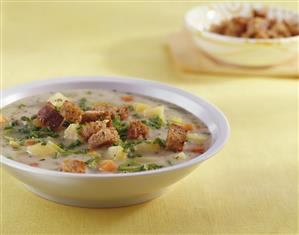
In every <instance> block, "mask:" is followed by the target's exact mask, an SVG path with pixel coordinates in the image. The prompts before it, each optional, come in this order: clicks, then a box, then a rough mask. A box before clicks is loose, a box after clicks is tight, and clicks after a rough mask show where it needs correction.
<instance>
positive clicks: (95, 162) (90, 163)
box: [85, 156, 100, 169]
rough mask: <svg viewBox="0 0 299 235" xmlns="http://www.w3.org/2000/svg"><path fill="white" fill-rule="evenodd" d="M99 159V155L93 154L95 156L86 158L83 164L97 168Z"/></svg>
mask: <svg viewBox="0 0 299 235" xmlns="http://www.w3.org/2000/svg"><path fill="white" fill-rule="evenodd" d="M99 161H100V157H99V156H95V157H92V158H90V159H88V160H87V161H85V164H86V165H87V166H88V167H90V168H93V169H95V168H97V166H98V163H99Z"/></svg>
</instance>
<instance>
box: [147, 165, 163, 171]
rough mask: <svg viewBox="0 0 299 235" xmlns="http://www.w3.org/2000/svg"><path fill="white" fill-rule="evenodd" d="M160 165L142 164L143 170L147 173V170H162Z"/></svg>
mask: <svg viewBox="0 0 299 235" xmlns="http://www.w3.org/2000/svg"><path fill="white" fill-rule="evenodd" d="M162 167H163V166H162V165H158V164H156V163H148V164H144V170H146V171H149V170H156V169H160V168H162Z"/></svg>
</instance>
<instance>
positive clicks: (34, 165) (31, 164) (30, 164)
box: [29, 162, 38, 167]
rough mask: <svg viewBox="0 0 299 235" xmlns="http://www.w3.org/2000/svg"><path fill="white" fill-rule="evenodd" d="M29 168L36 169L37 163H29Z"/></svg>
mask: <svg viewBox="0 0 299 235" xmlns="http://www.w3.org/2000/svg"><path fill="white" fill-rule="evenodd" d="M29 166H33V167H38V163H37V162H32V163H29Z"/></svg>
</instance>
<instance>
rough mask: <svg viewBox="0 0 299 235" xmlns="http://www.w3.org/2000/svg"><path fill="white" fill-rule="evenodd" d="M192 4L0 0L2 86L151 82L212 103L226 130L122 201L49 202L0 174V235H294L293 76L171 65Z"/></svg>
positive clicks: (295, 123) (295, 121)
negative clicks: (179, 174) (160, 183)
mask: <svg viewBox="0 0 299 235" xmlns="http://www.w3.org/2000/svg"><path fill="white" fill-rule="evenodd" d="M194 5H196V4H195V3H194V2H193V3H192V2H191V3H186V2H185V3H184V2H176V3H174V2H173V3H169V2H168V3H167V2H164V3H162V2H160V3H158V2H155V3H150V2H139V3H136V2H123V3H121V2H115V3H108V2H106V3H105V2H90V3H78V2H77V3H75V2H66V1H65V2H56V3H55V2H54V3H53V2H52V3H49V2H48V3H45V2H31V3H30V2H3V8H2V13H3V15H2V19H3V21H2V33H3V34H2V38H3V43H2V46H3V47H2V49H3V51H2V55H3V63H2V88H8V87H12V86H14V85H17V84H21V83H26V82H29V81H34V80H41V79H47V78H51V77H62V76H73V75H121V76H123V75H124V76H134V77H140V78H145V79H150V80H158V81H162V82H165V83H168V84H171V85H174V86H176V87H179V88H182V89H184V90H187V91H189V92H191V93H193V94H196V95H199V96H201V97H203V98H205V99H208V100H209V101H211V102H212V103H214V104H216V105H217V106H218V107H219V108H220V109H221V110H223V112H224V113H225V114H226V115H227V117H228V120H229V122H230V124H231V128H232V133H231V137H230V140H229V142H228V144H227V145H226V146H225V148H224V149H223V150H222V151H221V152H220V153H218V154H217V156H215V157H214V158H212V159H210V160H209V161H207V162H205V163H204V164H202V165H201V166H200V167H199V168H197V169H196V170H195V171H194V172H193V173H192V174H190V175H189V176H188V177H186V178H184V179H183V180H182V181H180V182H179V183H177V184H176V185H174V186H173V187H172V190H171V191H170V192H168V193H167V194H165V195H163V196H162V197H160V198H158V199H155V200H153V201H151V202H148V203H144V204H140V205H136V206H131V207H126V208H117V209H85V208H75V207H69V206H64V205H59V204H56V203H53V202H49V201H46V200H44V199H42V198H39V197H37V196H35V195H33V194H32V193H30V192H28V191H27V190H26V189H25V188H24V186H23V185H22V184H21V183H20V182H18V181H17V180H16V179H14V178H13V177H12V176H10V175H9V174H7V173H6V172H5V170H2V171H1V180H2V183H1V232H2V234H22V235H26V234H143V233H149V234H187V233H188V234H199V233H206V234H216V233H217V234H240V233H242V234H246V233H251V234H253V233H267V234H269V233H284V234H296V233H297V232H298V224H297V222H298V149H297V146H298V119H297V118H298V116H297V115H298V102H297V101H298V81H297V80H296V79H286V78H269V77H268V78H265V77H262V76H260V77H257V76H255V77H252V76H247V77H238V76H237V77H236V76H235V77H232V76H219V75H218V76H215V75H213V76H212V75H207V74H197V75H191V74H182V73H181V72H179V71H177V70H176V69H175V68H174V67H173V66H172V64H171V63H170V61H169V57H168V55H167V53H166V52H165V47H164V46H165V41H166V38H167V36H168V35H169V34H170V33H171V32H174V31H176V30H178V29H179V28H180V27H181V25H182V19H183V15H184V13H185V12H186V11H187V10H188V9H189V8H190V7H192V6H194ZM285 6H286V7H290V8H295V7H296V3H295V2H293V3H285ZM297 7H298V5H297Z"/></svg>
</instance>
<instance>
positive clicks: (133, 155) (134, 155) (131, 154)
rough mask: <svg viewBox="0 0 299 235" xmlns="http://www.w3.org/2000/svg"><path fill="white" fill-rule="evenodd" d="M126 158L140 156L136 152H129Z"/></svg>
mask: <svg viewBox="0 0 299 235" xmlns="http://www.w3.org/2000/svg"><path fill="white" fill-rule="evenodd" d="M127 156H128V158H135V157H142V155H141V154H140V153H136V152H134V151H133V152H129V153H128V155H127Z"/></svg>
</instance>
